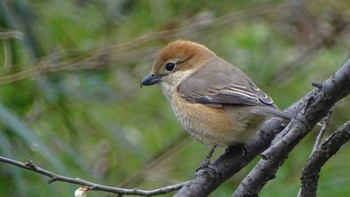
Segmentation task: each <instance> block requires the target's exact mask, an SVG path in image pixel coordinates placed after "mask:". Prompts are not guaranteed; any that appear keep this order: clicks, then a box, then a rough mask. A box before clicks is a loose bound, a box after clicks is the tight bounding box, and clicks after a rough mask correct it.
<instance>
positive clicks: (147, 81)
mask: <svg viewBox="0 0 350 197" xmlns="http://www.w3.org/2000/svg"><path fill="white" fill-rule="evenodd" d="M161 77H162V76H160V75H154V74H149V75H147V76H146V77H145V78H143V79H142V81H141V88H142V86H150V85H154V84H156V83H159V82H160V78H161Z"/></svg>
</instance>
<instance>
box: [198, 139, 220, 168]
mask: <svg viewBox="0 0 350 197" xmlns="http://www.w3.org/2000/svg"><path fill="white" fill-rule="evenodd" d="M215 149H216V145H213V146H212V147H211V149H210V151H209V153H208V155H207V157H206V158H205V160H204V161H203V162H202V164H201V166H199V168H197V170H196V171H198V170H200V169H203V168H206V167H208V166H209V165H210V159H211V157H212V156H213V153H214V151H215Z"/></svg>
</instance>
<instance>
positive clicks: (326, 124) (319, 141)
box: [311, 109, 333, 154]
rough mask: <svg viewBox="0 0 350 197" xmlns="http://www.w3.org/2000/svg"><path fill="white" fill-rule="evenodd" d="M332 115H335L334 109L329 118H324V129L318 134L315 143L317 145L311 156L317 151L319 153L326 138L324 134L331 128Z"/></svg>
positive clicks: (329, 113)
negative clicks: (323, 139)
mask: <svg viewBox="0 0 350 197" xmlns="http://www.w3.org/2000/svg"><path fill="white" fill-rule="evenodd" d="M332 113H333V109H330V110H329V112H328V114H327V116H326V117H325V118H324V120H323V123H322V127H321V129H320V131H319V132H318V135H317V137H316V141H315V145H314V147H313V149H312V152H311V154H313V153H314V152H315V151H317V150H318V149H319V148H320V144H321V141H322V138H323V136H324V133H325V132H326V130H327V128H328V126H329V122H330V120H331V116H332Z"/></svg>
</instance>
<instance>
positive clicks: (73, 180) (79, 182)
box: [0, 156, 186, 196]
mask: <svg viewBox="0 0 350 197" xmlns="http://www.w3.org/2000/svg"><path fill="white" fill-rule="evenodd" d="M0 161H1V162H4V163H8V164H11V165H14V166H17V167H20V168H23V169H26V170H30V171H32V172H35V173H39V174H42V175H45V176H47V177H50V178H51V179H50V180H49V181H48V183H49V184H51V183H53V182H55V181H61V182H67V183H73V184H77V185H83V186H88V190H89V191H91V190H94V191H104V192H110V193H115V194H119V195H127V194H128V195H139V196H156V195H160V194H167V193H169V192H172V191H175V190H179V189H180V188H181V187H182V186H183V185H184V184H186V182H184V183H179V184H176V185H170V186H165V187H162V188H159V189H154V190H141V189H137V188H134V189H124V188H118V187H111V186H105V185H100V184H96V183H93V182H89V181H86V180H83V179H79V178H71V177H67V176H62V175H58V174H55V173H53V172H51V171H48V170H45V169H43V168H40V167H38V166H37V165H35V164H34V163H33V162H32V161H27V162H25V163H23V162H19V161H16V160H12V159H9V158H6V157H2V156H0Z"/></svg>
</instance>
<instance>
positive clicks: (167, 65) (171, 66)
mask: <svg viewBox="0 0 350 197" xmlns="http://www.w3.org/2000/svg"><path fill="white" fill-rule="evenodd" d="M175 66H176V65H175V64H174V63H167V64H166V65H165V69H166V70H167V71H173V70H174V68H175Z"/></svg>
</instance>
